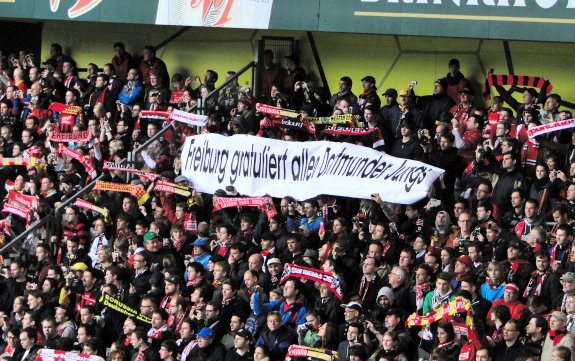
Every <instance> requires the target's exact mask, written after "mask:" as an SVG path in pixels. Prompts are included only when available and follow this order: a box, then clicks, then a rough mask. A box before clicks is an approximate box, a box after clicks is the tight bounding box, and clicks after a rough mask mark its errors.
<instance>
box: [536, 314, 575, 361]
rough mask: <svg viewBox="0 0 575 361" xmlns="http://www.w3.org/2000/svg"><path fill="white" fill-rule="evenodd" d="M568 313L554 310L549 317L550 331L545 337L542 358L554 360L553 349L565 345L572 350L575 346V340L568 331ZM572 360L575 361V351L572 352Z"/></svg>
mask: <svg viewBox="0 0 575 361" xmlns="http://www.w3.org/2000/svg"><path fill="white" fill-rule="evenodd" d="M566 326H567V315H566V314H564V313H563V312H561V311H554V312H553V313H552V314H551V318H550V319H549V332H548V333H547V336H546V337H545V342H544V343H543V349H542V350H541V360H552V354H553V351H555V350H556V349H557V348H558V347H561V346H564V347H567V348H568V349H570V350H573V349H574V348H575V341H574V340H573V338H572V337H569V334H568V332H567V327H566ZM571 361H575V352H573V353H572V354H571Z"/></svg>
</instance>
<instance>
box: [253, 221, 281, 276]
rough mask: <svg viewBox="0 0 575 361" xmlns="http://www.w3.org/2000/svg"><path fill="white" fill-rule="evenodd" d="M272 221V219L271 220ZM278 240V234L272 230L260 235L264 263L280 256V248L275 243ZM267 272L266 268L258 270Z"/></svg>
mask: <svg viewBox="0 0 575 361" xmlns="http://www.w3.org/2000/svg"><path fill="white" fill-rule="evenodd" d="M270 221H271V220H270ZM276 241H277V236H276V235H275V234H274V233H272V232H265V233H263V234H262V235H261V236H260V248H261V251H260V254H261V256H262V257H263V264H262V266H263V265H265V264H266V262H267V261H268V260H270V259H272V258H278V254H279V250H278V249H277V248H276V246H275V244H276ZM257 271H263V272H266V271H267V270H266V269H263V270H257Z"/></svg>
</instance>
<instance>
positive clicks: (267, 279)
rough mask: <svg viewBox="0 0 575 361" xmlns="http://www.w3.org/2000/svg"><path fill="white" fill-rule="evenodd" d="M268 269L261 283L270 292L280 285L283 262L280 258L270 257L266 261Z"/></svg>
mask: <svg viewBox="0 0 575 361" xmlns="http://www.w3.org/2000/svg"><path fill="white" fill-rule="evenodd" d="M266 270H267V272H266V273H264V275H265V276H263V277H262V278H263V279H262V282H260V284H261V285H262V287H263V288H264V290H266V292H269V291H271V290H273V289H275V288H277V287H279V285H280V279H281V276H282V272H283V263H282V261H281V260H280V259H279V258H270V259H268V260H267V261H266Z"/></svg>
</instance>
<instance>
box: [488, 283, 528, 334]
mask: <svg viewBox="0 0 575 361" xmlns="http://www.w3.org/2000/svg"><path fill="white" fill-rule="evenodd" d="M519 295H520V294H519V287H517V285H516V284H514V283H508V284H507V285H505V289H504V291H503V298H500V299H498V300H495V301H493V303H492V304H491V309H490V310H489V312H488V313H487V318H486V323H487V325H488V326H490V327H493V326H494V325H495V324H494V321H493V320H492V317H491V314H492V313H493V310H494V309H495V307H497V306H499V305H503V306H505V307H507V308H508V309H509V311H510V312H511V318H513V319H515V320H518V321H519V322H521V323H523V322H524V320H525V317H526V316H527V312H528V309H527V307H526V306H525V304H523V302H521V301H520V300H519Z"/></svg>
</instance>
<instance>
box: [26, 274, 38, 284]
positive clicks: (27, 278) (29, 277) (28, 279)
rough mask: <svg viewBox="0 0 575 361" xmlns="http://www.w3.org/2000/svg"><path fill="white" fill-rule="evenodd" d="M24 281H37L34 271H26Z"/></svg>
mask: <svg viewBox="0 0 575 361" xmlns="http://www.w3.org/2000/svg"><path fill="white" fill-rule="evenodd" d="M26 281H27V282H28V283H38V276H36V274H35V273H28V274H27V275H26Z"/></svg>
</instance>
